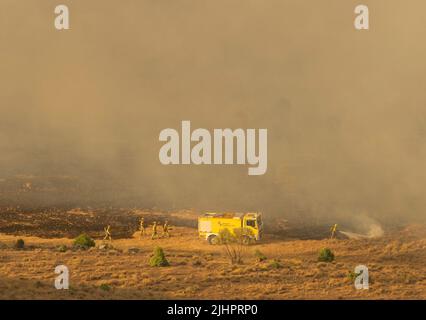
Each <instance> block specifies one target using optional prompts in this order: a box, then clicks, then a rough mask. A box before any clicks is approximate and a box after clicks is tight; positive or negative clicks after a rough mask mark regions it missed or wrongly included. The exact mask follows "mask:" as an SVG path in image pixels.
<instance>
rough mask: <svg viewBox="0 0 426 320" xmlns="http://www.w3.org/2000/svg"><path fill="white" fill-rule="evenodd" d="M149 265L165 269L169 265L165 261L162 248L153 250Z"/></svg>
mask: <svg viewBox="0 0 426 320" xmlns="http://www.w3.org/2000/svg"><path fill="white" fill-rule="evenodd" d="M149 265H150V266H151V267H167V266H169V265H170V264H169V262H168V261H167V259H166V256H165V255H164V251H163V249H162V248H160V247H156V248H155V249H154V254H153V255H152V257H151V259H150V260H149Z"/></svg>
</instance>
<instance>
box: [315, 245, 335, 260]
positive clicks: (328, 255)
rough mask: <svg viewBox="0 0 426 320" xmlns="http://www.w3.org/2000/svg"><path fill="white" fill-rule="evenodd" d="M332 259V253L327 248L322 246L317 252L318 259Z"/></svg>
mask: <svg viewBox="0 0 426 320" xmlns="http://www.w3.org/2000/svg"><path fill="white" fill-rule="evenodd" d="M333 260H334V253H333V252H332V251H331V250H330V249H329V248H322V249H321V250H320V252H319V256H318V261H322V262H332V261H333Z"/></svg>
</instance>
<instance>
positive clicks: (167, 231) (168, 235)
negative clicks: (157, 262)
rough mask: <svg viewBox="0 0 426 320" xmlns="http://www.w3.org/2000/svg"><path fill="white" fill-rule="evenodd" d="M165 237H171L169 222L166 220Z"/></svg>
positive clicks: (164, 225)
mask: <svg viewBox="0 0 426 320" xmlns="http://www.w3.org/2000/svg"><path fill="white" fill-rule="evenodd" d="M162 236H163V237H167V238H170V234H169V222H168V221H167V220H166V221H165V222H164V224H163V234H162Z"/></svg>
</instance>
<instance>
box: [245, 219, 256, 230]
mask: <svg viewBox="0 0 426 320" xmlns="http://www.w3.org/2000/svg"><path fill="white" fill-rule="evenodd" d="M246 225H247V226H248V227H253V228H256V220H247V221H246Z"/></svg>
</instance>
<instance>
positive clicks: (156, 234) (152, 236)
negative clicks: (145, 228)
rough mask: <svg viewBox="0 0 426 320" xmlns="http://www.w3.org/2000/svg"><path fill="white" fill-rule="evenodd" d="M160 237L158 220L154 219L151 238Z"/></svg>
mask: <svg viewBox="0 0 426 320" xmlns="http://www.w3.org/2000/svg"><path fill="white" fill-rule="evenodd" d="M155 238H158V233H157V221H154V224H153V225H152V235H151V239H155Z"/></svg>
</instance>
